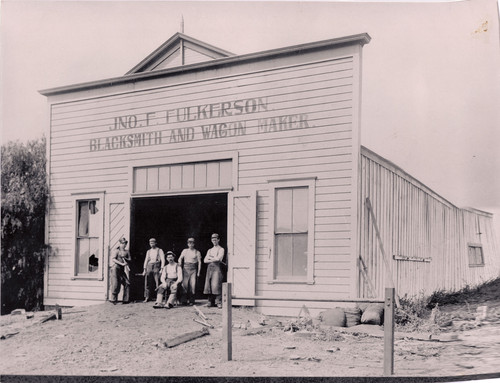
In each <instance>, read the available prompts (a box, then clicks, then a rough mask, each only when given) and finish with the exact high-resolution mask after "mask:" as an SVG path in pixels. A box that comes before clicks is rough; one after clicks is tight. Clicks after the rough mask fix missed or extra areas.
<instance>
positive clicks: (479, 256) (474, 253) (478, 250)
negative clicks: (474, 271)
mask: <svg viewBox="0 0 500 383" xmlns="http://www.w3.org/2000/svg"><path fill="white" fill-rule="evenodd" d="M467 246H468V255H469V266H472V267H474V266H484V255H483V245H481V244H478V243H469V244H468V245H467Z"/></svg>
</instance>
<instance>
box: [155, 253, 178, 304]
mask: <svg viewBox="0 0 500 383" xmlns="http://www.w3.org/2000/svg"><path fill="white" fill-rule="evenodd" d="M174 256H175V255H174V253H173V252H171V251H167V265H166V266H165V268H164V269H163V270H162V272H161V285H160V286H159V287H158V294H157V295H156V303H155V304H154V306H153V307H154V308H155V309H159V308H166V309H171V308H172V307H174V304H175V303H176V301H177V289H178V287H179V285H180V284H181V283H182V269H181V267H180V266H179V264H178V263H176V262H175V260H174ZM165 294H167V295H168V299H167V303H166V304H164V303H163V301H164V299H165Z"/></svg>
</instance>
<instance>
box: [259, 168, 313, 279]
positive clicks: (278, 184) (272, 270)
mask: <svg viewBox="0 0 500 383" xmlns="http://www.w3.org/2000/svg"><path fill="white" fill-rule="evenodd" d="M268 183H269V200H270V204H269V206H270V208H269V243H270V245H269V275H268V283H270V284H274V283H291V284H314V238H315V231H314V228H315V222H314V219H315V210H316V206H315V202H316V177H308V178H295V179H276V180H269V181H268ZM303 187H307V193H308V201H307V202H308V212H307V275H306V276H305V277H290V278H283V277H277V276H276V267H275V265H276V246H277V236H276V233H275V224H276V190H277V189H278V190H279V189H289V188H303Z"/></svg>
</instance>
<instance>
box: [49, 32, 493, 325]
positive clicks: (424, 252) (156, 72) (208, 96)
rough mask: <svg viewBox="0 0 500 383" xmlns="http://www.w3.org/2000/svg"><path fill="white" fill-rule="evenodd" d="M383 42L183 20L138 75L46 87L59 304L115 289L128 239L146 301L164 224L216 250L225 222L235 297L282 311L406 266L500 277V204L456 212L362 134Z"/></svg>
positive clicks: (376, 286) (442, 282)
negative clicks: (204, 34) (244, 46)
mask: <svg viewBox="0 0 500 383" xmlns="http://www.w3.org/2000/svg"><path fill="white" fill-rule="evenodd" d="M369 41H370V37H369V36H368V35H367V34H360V35H354V36H348V37H343V38H336V39H331V40H325V41H319V42H314V43H309V44H302V45H297V46H291V47H286V48H282V49H274V50H270V51H264V52H259V53H254V54H246V55H238V56H237V55H233V54H231V53H229V52H227V51H224V50H221V49H219V48H216V47H213V46H211V45H208V44H205V43H203V42H201V41H198V40H196V39H193V38H191V37H189V36H186V35H184V34H181V33H178V34H175V35H174V36H173V37H172V38H170V39H169V40H168V41H167V42H166V43H165V44H163V45H162V46H160V47H159V48H158V49H157V50H155V51H154V52H153V53H152V54H151V55H149V56H148V57H146V58H145V59H144V60H143V61H142V62H140V63H139V64H138V65H137V66H135V67H134V68H132V70H130V71H129V72H128V73H127V74H125V75H124V76H121V77H117V78H111V79H106V80H101V81H95V82H89V83H83V84H77V85H71V86H65V87H59V88H53V89H49V90H44V91H41V93H42V94H43V95H45V96H47V97H48V103H49V109H50V137H49V141H48V156H49V157H48V159H49V161H48V163H49V165H48V171H49V175H50V178H49V182H50V191H51V202H50V206H49V208H48V220H47V222H48V224H47V241H48V244H49V245H50V246H51V254H50V256H49V257H48V259H47V265H46V272H45V304H46V305H52V304H55V303H58V304H60V305H84V304H93V303H98V302H104V301H105V300H106V299H108V296H109V292H108V290H109V277H108V268H109V257H110V251H111V250H112V249H114V248H115V247H116V246H117V242H118V239H119V238H120V237H121V236H125V237H126V238H130V250H131V254H132V257H133V263H132V273H131V275H132V284H133V287H134V288H133V291H132V297H133V298H136V299H140V298H142V284H143V281H142V278H141V277H140V276H136V274H138V273H140V272H141V271H142V262H143V260H144V256H145V252H146V250H147V249H148V239H149V238H150V237H155V238H157V240H158V242H159V246H160V247H161V248H163V249H164V250H173V251H174V252H175V253H176V254H177V255H179V254H180V251H181V250H182V249H183V248H184V247H185V241H186V238H188V237H195V238H196V240H197V248H198V249H199V250H200V251H202V253H203V255H204V254H205V253H206V251H207V250H208V248H209V247H211V243H210V234H211V233H212V232H217V233H219V234H220V235H221V238H222V245H223V246H224V247H225V248H226V249H227V254H228V258H227V261H228V270H227V280H228V281H230V282H233V286H234V287H233V289H234V294H235V295H237V296H250V295H267V296H273V297H282V298H283V301H257V302H254V301H244V302H242V301H236V302H235V303H236V304H246V305H256V306H258V307H259V309H260V310H262V311H263V312H264V313H267V314H282V315H283V314H287V313H289V314H296V312H297V307H300V306H301V304H300V303H299V302H289V301H287V298H288V297H291V296H293V297H299V298H302V297H303V298H304V299H307V298H309V297H316V298H319V297H322V298H329V299H342V298H349V297H358V296H366V295H377V294H380V292H381V291H382V290H381V289H383V287H384V285H385V284H386V283H387V282H386V280H390V279H391V278H388V277H389V275H391V276H392V280H394V282H395V284H396V287H397V289H398V291H397V292H398V294H399V295H400V296H401V295H404V294H405V293H409V294H417V293H419V292H420V290H422V291H426V292H429V291H430V290H429V289H433V288H459V287H461V286H462V285H463V284H464V283H471V284H473V283H477V282H479V281H481V280H485V279H488V278H490V277H493V276H498V274H499V266H500V265H499V257H498V253H497V248H496V247H495V244H494V242H493V233H492V229H491V221H492V219H491V215H489V214H488V213H483V212H479V211H475V210H461V209H458V208H456V207H454V206H453V205H452V204H451V203H449V202H447V201H446V200H444V199H443V198H442V197H439V196H438V195H437V194H436V193H434V192H432V191H431V190H430V189H428V188H427V187H425V186H424V185H422V184H421V183H419V182H418V181H416V180H415V179H413V178H412V177H411V176H409V175H408V174H406V173H405V172H403V171H402V170H401V169H399V168H398V167H396V166H395V165H393V164H391V163H390V162H388V161H386V160H384V159H382V158H381V157H379V156H377V155H376V154H374V153H372V152H370V151H369V150H367V149H365V148H362V147H361V146H360V118H359V117H360V101H361V62H362V60H361V58H362V47H363V45H364V44H366V43H368V42H369ZM366 198H369V200H370V202H371V205H372V206H373V209H372V210H371V211H372V212H373V214H371V213H370V211H368V210H367V207H366V203H365V201H366ZM373 217H375V219H376V221H377V222H378V226H379V231H380V238H381V240H382V243H383V245H384V246H385V252H386V254H385V255H386V257H385V258H386V261H387V263H388V266H389V269H390V270H391V271H390V272H387V270H386V269H384V267H383V263H384V262H383V260H382V258H381V252H380V246H379V245H378V242H377V241H378V239H376V236H375V235H374V225H373ZM479 233H481V234H479ZM360 256H361V258H362V259H363V262H361V261H360ZM198 285H199V286H200V285H201V286H202V285H203V283H202V281H200V282H199V283H198ZM332 305H333V306H335V304H326V303H315V304H312V303H311V304H310V305H308V306H309V307H311V308H317V309H319V308H322V307H327V306H332Z"/></svg>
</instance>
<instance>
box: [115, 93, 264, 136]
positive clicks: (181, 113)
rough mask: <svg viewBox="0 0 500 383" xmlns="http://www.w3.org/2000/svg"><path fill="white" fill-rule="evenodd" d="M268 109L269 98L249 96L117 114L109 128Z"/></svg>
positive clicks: (167, 122)
mask: <svg viewBox="0 0 500 383" xmlns="http://www.w3.org/2000/svg"><path fill="white" fill-rule="evenodd" d="M267 110H268V104H267V98H266V97H260V98H249V99H244V100H236V101H225V102H219V103H213V104H202V105H195V106H185V107H180V108H175V109H166V110H160V111H154V112H146V113H143V114H128V115H123V116H116V117H115V118H114V121H113V125H111V126H109V130H119V129H136V128H143V127H148V126H154V125H164V124H172V123H180V122H189V121H200V120H207V119H211V118H222V117H231V116H241V115H243V114H251V113H257V112H265V111H267Z"/></svg>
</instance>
